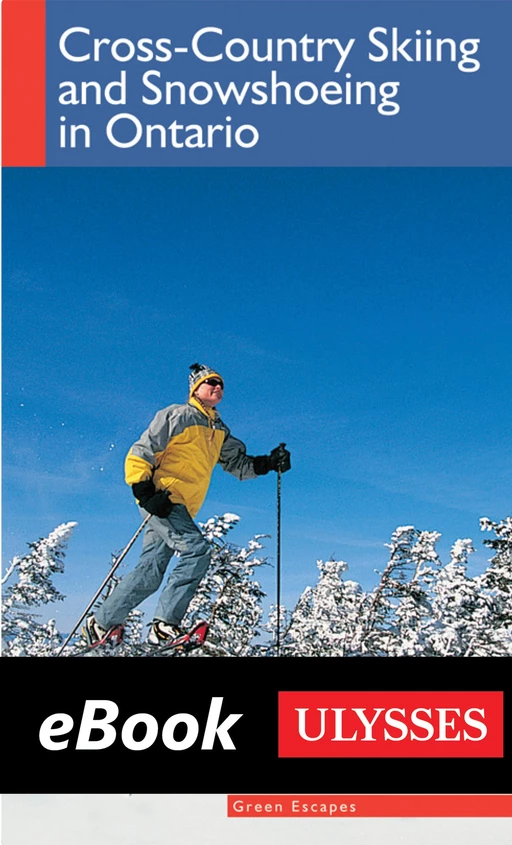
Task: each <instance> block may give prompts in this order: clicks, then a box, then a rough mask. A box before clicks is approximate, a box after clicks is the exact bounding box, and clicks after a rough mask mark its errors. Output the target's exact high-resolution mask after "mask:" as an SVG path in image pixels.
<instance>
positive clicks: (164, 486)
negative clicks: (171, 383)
mask: <svg viewBox="0 0 512 845" xmlns="http://www.w3.org/2000/svg"><path fill="white" fill-rule="evenodd" d="M216 463H219V464H220V465H221V467H222V469H224V470H226V472H230V473H231V474H232V475H234V476H235V477H236V478H239V479H240V480H241V481H244V480H245V479H246V478H256V473H255V471H254V461H253V458H252V457H251V456H249V455H247V454H246V448H245V445H244V444H243V443H242V441H241V440H237V439H236V437H233V436H232V434H231V432H230V430H229V428H228V427H227V425H225V423H223V422H222V420H221V418H220V417H219V415H218V413H217V411H215V410H214V409H213V408H203V407H202V405H200V404H199V402H197V401H196V400H195V398H194V397H192V398H191V399H190V401H189V402H187V403H186V404H184V405H169V407H168V408H164V409H163V410H161V411H158V413H157V415H156V416H155V418H154V420H153V422H152V423H151V424H150V425H149V427H148V428H147V429H146V431H145V432H144V433H143V434H142V435H141V437H140V438H139V440H137V442H136V443H134V444H133V446H132V448H131V449H130V451H129V452H128V455H127V456H126V461H125V479H126V483H127V484H130V485H132V484H136V483H137V482H138V481H147V480H149V479H151V480H152V481H153V483H154V485H155V487H156V488H157V490H167V491H168V492H169V495H170V499H171V501H172V502H179V503H181V504H184V505H185V506H186V508H187V510H188V512H189V513H190V515H191V516H195V515H196V513H197V512H198V510H199V508H200V507H201V505H202V504H203V501H204V497H205V496H206V493H207V490H208V487H209V484H210V478H211V474H212V472H213V468H214V466H215V464H216Z"/></svg>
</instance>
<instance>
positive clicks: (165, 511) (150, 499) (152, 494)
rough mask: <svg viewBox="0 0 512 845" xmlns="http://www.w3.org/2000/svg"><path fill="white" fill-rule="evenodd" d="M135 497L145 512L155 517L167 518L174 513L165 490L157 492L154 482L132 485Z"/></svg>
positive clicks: (140, 482) (141, 482) (139, 482)
mask: <svg viewBox="0 0 512 845" xmlns="http://www.w3.org/2000/svg"><path fill="white" fill-rule="evenodd" d="M132 491H133V495H134V496H135V498H136V499H138V500H139V504H140V506H141V507H142V508H144V510H145V511H147V512H148V513H151V514H153V516H161V517H166V516H169V514H170V512H171V511H172V502H171V500H170V499H169V496H168V495H167V493H166V492H165V490H157V489H156V487H155V485H154V484H153V482H152V481H138V482H137V483H136V484H132Z"/></svg>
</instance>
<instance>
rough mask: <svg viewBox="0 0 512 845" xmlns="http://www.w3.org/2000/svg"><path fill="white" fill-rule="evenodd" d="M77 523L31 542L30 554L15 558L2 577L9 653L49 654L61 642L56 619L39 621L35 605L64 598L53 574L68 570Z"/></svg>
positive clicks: (5, 639) (4, 642) (4, 649)
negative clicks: (69, 546) (68, 554)
mask: <svg viewBox="0 0 512 845" xmlns="http://www.w3.org/2000/svg"><path fill="white" fill-rule="evenodd" d="M75 526H76V522H66V523H64V524H63V525H59V526H58V527H57V528H55V530H54V531H52V532H51V533H50V534H49V535H48V537H42V538H40V539H39V540H37V542H35V543H29V544H28V547H29V549H30V551H29V552H28V553H27V554H26V555H24V556H23V557H15V558H13V560H12V561H11V563H10V565H9V567H8V569H7V572H6V573H5V575H4V577H3V578H2V585H6V589H5V590H4V591H3V600H2V652H3V654H4V655H5V656H10V657H20V656H31V655H37V656H40V657H45V656H48V655H51V654H53V652H54V651H55V649H56V647H57V646H58V645H59V643H60V641H61V638H60V635H59V633H58V631H57V628H56V625H55V621H54V620H50V621H48V622H45V623H43V624H40V623H38V622H37V621H36V616H35V615H34V614H33V612H32V608H34V607H40V606H41V605H45V604H50V603H51V602H55V601H62V600H63V599H64V596H63V595H61V593H59V591H58V589H57V588H56V587H55V585H54V584H53V581H52V578H53V576H54V575H55V574H56V573H60V572H63V571H64V556H65V549H66V547H67V544H68V542H69V539H70V537H71V534H72V533H73V529H74V528H75Z"/></svg>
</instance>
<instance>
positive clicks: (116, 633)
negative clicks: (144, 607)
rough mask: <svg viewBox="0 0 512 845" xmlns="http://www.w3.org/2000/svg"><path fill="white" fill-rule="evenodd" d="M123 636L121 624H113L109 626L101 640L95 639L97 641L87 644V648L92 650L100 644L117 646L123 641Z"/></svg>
mask: <svg viewBox="0 0 512 845" xmlns="http://www.w3.org/2000/svg"><path fill="white" fill-rule="evenodd" d="M123 636H124V628H123V626H122V625H113V627H112V628H109V629H108V631H107V633H106V634H105V636H104V637H102V638H101V640H97V642H95V643H93V644H92V645H91V646H89V650H90V651H92V649H93V648H98V646H100V645H113V646H114V647H115V646H118V645H121V643H122V642H123Z"/></svg>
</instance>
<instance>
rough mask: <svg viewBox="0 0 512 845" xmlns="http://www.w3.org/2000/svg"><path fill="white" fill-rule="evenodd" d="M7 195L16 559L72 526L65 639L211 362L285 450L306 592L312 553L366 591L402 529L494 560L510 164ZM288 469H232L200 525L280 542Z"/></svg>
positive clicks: (84, 181) (7, 413) (179, 178)
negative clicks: (146, 434) (489, 546)
mask: <svg viewBox="0 0 512 845" xmlns="http://www.w3.org/2000/svg"><path fill="white" fill-rule="evenodd" d="M3 192H4V206H3V207H4V224H3V258H4V267H3V300H4V317H3V321H4V322H3V350H4V351H3V357H4V371H3V381H4V384H3V386H4V402H3V425H4V467H3V475H4V494H3V513H4V541H3V546H4V547H3V553H4V559H5V560H8V559H9V558H10V557H12V555H14V554H21V553H23V552H24V551H25V549H26V543H27V542H30V541H33V540H35V539H37V538H38V537H40V536H43V535H46V534H47V533H48V532H49V531H51V530H52V529H53V528H54V527H55V526H56V525H58V524H60V523H62V522H67V521H76V522H78V527H77V529H76V530H75V533H74V535H73V538H72V540H71V543H70V546H69V550H68V554H67V557H66V574H65V575H64V576H60V577H59V578H58V580H57V581H56V583H57V584H58V586H59V589H61V591H62V592H64V593H65V594H66V595H67V596H68V599H67V601H66V603H65V604H62V605H60V606H59V607H56V608H55V610H52V611H51V614H52V615H54V616H56V618H57V619H58V622H59V625H60V626H61V629H62V630H67V627H69V625H70V624H71V623H72V622H73V621H74V619H75V617H76V616H77V615H79V613H80V611H81V610H82V609H83V607H84V606H85V604H86V603H87V601H88V599H89V597H90V596H91V595H92V594H93V593H94V591H95V589H96V587H97V586H98V585H99V583H100V582H101V580H102V578H103V576H104V574H105V572H106V571H107V568H108V565H109V561H110V553H111V552H116V551H118V550H119V549H120V548H122V547H123V546H124V544H125V543H126V542H127V540H128V539H129V537H130V536H131V535H132V534H133V532H134V531H135V529H136V527H137V525H138V523H139V517H138V511H137V509H136V507H135V505H134V500H133V497H132V495H131V492H130V490H129V488H128V487H127V486H126V485H125V484H124V480H123V461H124V457H125V453H126V452H127V450H128V448H129V447H130V445H131V444H132V442H133V441H134V440H136V439H137V438H138V436H139V434H140V433H141V432H142V430H143V429H144V428H145V427H146V426H147V424H148V423H149V422H150V420H151V418H152V417H153V415H154V413H155V412H156V411H157V410H158V409H159V408H162V407H164V406H166V405H168V404H171V403H173V402H181V401H184V400H185V398H186V392H187V386H186V381H187V374H188V366H189V364H191V363H193V362H194V361H200V362H203V363H207V364H209V365H210V366H212V367H215V368H217V369H218V370H219V371H220V372H221V373H222V375H223V376H224V378H225V381H226V395H225V399H224V401H223V402H222V404H221V405H220V407H219V410H220V412H221V415H222V417H223V418H224V419H225V421H226V422H227V424H228V425H229V426H230V428H231V429H232V431H233V433H234V434H235V435H236V436H237V437H240V438H241V439H242V440H244V441H245V442H246V444H247V447H248V451H249V453H251V454H262V453H265V452H268V451H269V450H270V449H271V448H272V447H273V446H275V445H277V444H278V443H279V442H280V441H285V442H286V443H287V444H288V446H289V448H290V450H291V452H292V464H293V468H292V471H291V472H290V473H288V474H287V475H286V476H284V478H283V502H282V508H283V510H282V563H283V600H284V601H285V602H286V603H287V604H288V606H291V605H292V604H293V603H294V602H295V600H296V598H297V597H298V595H299V594H300V592H301V591H302V589H303V588H304V587H305V586H306V585H307V584H313V583H315V581H316V573H317V570H316V565H315V564H316V560H317V559H326V558H329V557H331V556H334V557H335V558H336V559H343V560H346V561H347V562H348V563H349V567H350V568H349V577H352V578H354V579H355V580H358V581H359V582H360V583H362V584H363V585H364V586H367V587H368V586H371V585H373V584H374V583H375V580H376V575H375V573H374V569H375V568H382V567H383V566H384V565H385V562H386V549H385V548H384V543H386V542H388V541H389V538H390V535H391V533H392V531H393V530H394V529H395V528H396V527H397V526H398V525H409V524H413V525H416V526H417V527H418V528H422V529H429V530H437V531H440V532H441V533H442V535H443V536H442V540H441V542H440V546H439V548H440V550H441V552H442V553H443V555H444V558H445V560H446V559H447V552H448V550H449V547H450V546H451V544H452V543H453V542H454V541H455V540H456V539H457V538H459V537H468V536H469V537H472V538H473V539H474V540H475V541H476V543H477V544H478V547H479V552H478V554H477V555H475V556H474V557H473V559H472V560H473V563H472V566H473V569H472V571H473V570H474V571H477V570H479V568H481V567H483V566H484V564H485V561H486V559H487V558H488V557H489V554H488V552H487V550H485V549H484V548H483V547H482V545H481V542H482V539H483V537H482V535H481V534H480V531H479V526H478V519H479V517H480V516H488V517H490V518H492V519H496V520H499V519H502V518H504V517H505V516H507V515H510V513H511V495H510V491H511V488H512V484H511V481H512V472H511V459H510V435H511V424H510V420H511V415H512V397H511V391H510V377H511V361H512V292H511V291H512V287H511V272H510V271H511V265H512V244H511V238H510V232H511V231H512V173H511V172H510V170H507V169H499V168H488V169H462V168H461V169H427V168H425V169H408V168H403V169H379V168H368V169H342V168H340V169H323V168H311V169H309V168H295V169H287V168H282V169H271V168H269V169H264V168H261V169H259V168H255V169H249V170H246V169H238V168H232V169H215V168H212V169H202V168H197V169H192V168H186V169H178V168H168V169H165V168H161V169H149V168H147V169H129V168H113V169H107V168H97V169H85V168H83V169H82V168H79V169H72V168H69V169H64V168H63V169H56V168H55V169H53V168H50V169H8V170H6V171H4V177H3ZM275 482H276V478H275V475H274V474H272V475H270V476H267V477H265V478H261V479H256V480H254V481H249V482H245V483H243V484H241V483H240V482H238V481H236V480H235V479H234V478H233V477H232V476H229V475H228V474H226V473H223V472H222V471H221V470H220V468H219V469H217V470H216V471H215V472H214V475H213V479H212V484H211V487H210V492H209V494H208V497H207V499H206V503H205V505H204V506H203V509H202V511H201V512H200V514H199V517H198V518H199V519H202V520H205V519H206V518H208V517H209V516H212V515H214V514H220V513H224V512H226V511H230V512H234V513H237V514H239V515H240V516H241V522H240V524H239V526H238V527H237V528H236V530H235V532H233V534H232V539H233V541H236V542H240V543H242V544H243V543H244V542H245V541H247V540H248V539H249V538H250V537H252V535H253V534H254V533H265V534H266V533H269V534H275V521H276V484H275ZM266 542H267V547H266V553H267V554H268V556H269V558H270V559H271V560H274V558H275V541H274V539H269V540H268V541H266ZM139 548H140V546H138V547H137V550H134V551H132V552H131V553H130V557H129V558H128V560H127V566H128V567H131V566H133V565H135V563H136V560H137V553H138V550H139ZM261 580H262V583H263V586H264V587H265V588H266V589H267V590H268V591H269V593H270V594H271V596H272V594H273V591H274V580H275V574H274V571H273V570H270V569H268V570H266V571H264V572H262V578H261ZM152 608H153V605H152V604H151V602H149V604H148V606H147V609H148V613H149V614H150V612H151V610H152ZM55 611H58V612H57V613H56V612H55Z"/></svg>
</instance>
